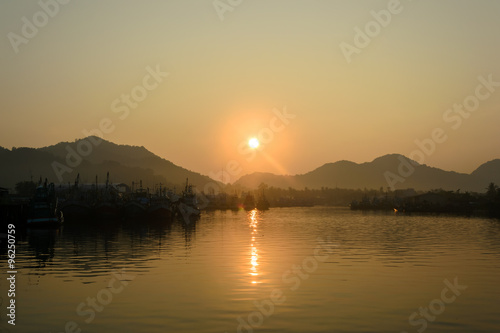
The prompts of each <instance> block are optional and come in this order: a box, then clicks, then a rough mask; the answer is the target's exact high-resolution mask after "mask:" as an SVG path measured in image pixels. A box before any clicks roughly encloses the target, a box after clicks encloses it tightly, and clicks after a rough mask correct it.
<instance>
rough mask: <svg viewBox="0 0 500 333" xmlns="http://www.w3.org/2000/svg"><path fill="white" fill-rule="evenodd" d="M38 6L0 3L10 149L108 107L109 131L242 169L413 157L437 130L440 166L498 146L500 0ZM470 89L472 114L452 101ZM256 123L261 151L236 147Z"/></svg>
mask: <svg viewBox="0 0 500 333" xmlns="http://www.w3.org/2000/svg"><path fill="white" fill-rule="evenodd" d="M60 1H61V2H66V1H63V0H60ZM41 3H42V4H46V5H44V6H43V7H45V8H46V9H45V11H46V12H48V13H49V14H50V15H49V14H45V13H44V12H41V11H42V10H43V9H42V6H41V5H40V3H38V1H19V0H16V1H1V2H0V32H1V34H2V36H3V37H2V43H1V44H0V48H1V55H2V58H1V63H0V73H1V90H0V97H1V98H0V103H1V111H0V112H1V122H0V146H4V147H7V148H11V147H13V146H15V147H20V146H30V147H41V146H47V145H51V144H55V143H57V142H60V141H73V140H74V139H75V138H82V137H84V136H85V135H84V134H83V131H84V130H91V129H94V128H98V127H99V124H100V123H101V122H102V121H103V119H109V120H104V128H106V129H107V132H108V133H104V134H103V137H104V138H105V139H107V140H110V141H113V142H116V143H123V144H131V145H138V146H145V147H146V148H148V149H149V150H151V151H152V152H154V153H156V154H158V155H159V156H162V157H164V158H166V159H168V160H171V161H172V162H174V163H176V164H178V165H181V166H184V167H186V168H188V169H191V170H194V171H197V172H201V173H203V174H210V173H211V172H217V171H219V170H221V169H223V168H226V166H227V163H228V162H229V161H232V160H235V161H237V162H232V163H238V165H239V166H240V167H241V169H240V170H238V172H235V175H234V178H237V177H238V176H241V175H243V174H245V173H249V172H253V171H269V172H274V173H288V174H296V173H304V172H307V171H310V170H312V169H314V168H316V167H319V166H320V165H322V164H324V163H327V162H334V161H337V160H343V159H346V160H352V161H355V162H366V161H371V160H372V159H374V158H375V157H377V156H380V155H384V154H387V153H401V154H404V155H406V156H408V155H410V154H411V153H412V152H414V151H415V150H416V149H419V148H418V146H417V145H416V143H415V140H425V139H429V138H431V137H432V134H431V133H432V131H433V130H434V129H435V128H441V129H442V133H440V135H438V136H437V137H439V138H440V140H439V141H440V142H439V143H435V151H433V152H430V153H429V154H428V155H427V154H425V155H423V156H424V160H423V161H424V163H426V164H428V165H431V166H435V167H440V168H444V169H446V170H455V171H459V172H471V171H473V170H474V169H475V168H476V167H477V166H479V164H481V163H483V162H485V161H488V160H491V159H494V158H500V149H499V143H500V131H499V124H500V86H495V83H490V84H487V86H485V85H484V84H483V86H482V87H478V85H480V84H481V82H480V81H479V80H478V77H480V76H482V77H483V78H484V80H486V81H488V80H489V81H493V82H500V62H499V59H500V20H499V19H498V18H499V16H500V1H498V0H491V1H486V0H474V1H472V0H471V1H460V0H447V1H425V0H420V1H415V0H414V1H410V0H401V2H400V3H399V5H398V4H397V3H396V2H395V1H393V0H391V1H387V0H384V1H352V0H345V1H334V0H316V1H314V0H301V1H298V0H242V1H239V0H220V1H215V2H214V1H213V0H175V1H173V0H172V1H167V0H164V1H159V0H157V1H148V0H141V1H127V0H115V1H101V0H99V1H97V0H95V1H78V0H73V1H69V2H68V3H67V4H59V2H55V0H42V1H41ZM54 4H57V6H56V5H54ZM214 4H216V5H217V6H218V7H217V8H218V9H216V8H215V6H214ZM231 4H232V5H231ZM224 6H225V7H224ZM388 8H389V10H390V11H389V10H388ZM381 10H384V11H383V12H380V11H381ZM372 11H375V12H377V13H379V14H378V20H379V21H380V22H381V23H377V21H376V18H375V16H377V15H374V14H373V13H372ZM388 13H389V14H390V19H389V17H388V15H387V14H388ZM221 18H222V19H223V20H222V19H221ZM389 20H390V22H389ZM356 27H357V28H359V30H355V29H356ZM33 28H35V29H36V30H34V29H33ZM366 29H367V30H368V35H365V36H362V35H359V31H360V30H361V31H365V30H366ZM363 34H366V32H364V33H363ZM370 36H371V37H370ZM368 39H370V40H368ZM342 43H344V44H342ZM343 50H344V51H343ZM346 50H348V51H346ZM348 60H349V61H348ZM155 71H156V72H159V73H157V74H154V75H152V74H150V72H153V73H154V72H155ZM164 73H168V75H166V74H164ZM498 85H500V84H498ZM146 88H147V89H146ZM477 94H478V95H477ZM127 95H128V96H130V95H132V97H129V98H130V100H129V101H128V102H127V100H126V98H127ZM476 95H477V96H479V97H480V98H478V97H474V96H476ZM134 96H135V97H134ZM134 98H135V99H136V101H134ZM464 102H466V103H469V106H468V108H469V109H471V110H474V111H473V112H468V111H466V110H465V109H464V110H463V111H461V112H462V114H460V113H459V112H457V111H453V110H451V111H447V110H448V109H450V108H452V107H453V105H454V104H455V103H456V104H461V103H464ZM127 103H128V104H127ZM475 103H477V105H476V104H475ZM285 109H286V112H287V113H288V114H289V116H288V117H289V118H285V122H284V123H285V124H284V123H283V121H279V119H278V118H276V112H278V111H279V112H281V113H283V112H284V111H283V110H285ZM273 110H274V111H273ZM456 110H458V109H456ZM291 115H294V116H295V117H294V118H293V119H292V116H291ZM106 122H107V123H106ZM259 133H260V135H261V138H264V141H268V143H267V144H265V145H261V149H260V151H257V152H256V155H255V157H254V158H253V159H250V157H251V155H250V153H248V149H247V148H246V147H245V148H242V147H240V148H238V146H239V145H240V143H241V142H246V141H247V140H248V139H249V138H251V137H252V136H258V135H259ZM443 136H446V140H444V142H442V141H443ZM427 147H428V148H430V146H427ZM414 156H418V154H417V155H414ZM233 168H234V167H233ZM236 169H237V168H236Z"/></svg>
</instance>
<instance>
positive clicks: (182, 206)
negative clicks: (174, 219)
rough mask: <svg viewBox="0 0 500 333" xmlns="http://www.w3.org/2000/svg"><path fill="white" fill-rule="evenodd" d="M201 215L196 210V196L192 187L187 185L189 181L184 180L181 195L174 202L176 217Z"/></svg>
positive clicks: (198, 210)
mask: <svg viewBox="0 0 500 333" xmlns="http://www.w3.org/2000/svg"><path fill="white" fill-rule="evenodd" d="M200 214H201V212H200V209H199V208H198V201H197V199H196V194H195V193H194V190H193V185H190V184H189V180H188V179H186V187H185V188H184V191H182V195H181V197H180V198H179V200H178V201H177V202H176V215H177V216H183V217H188V218H191V217H199V216H200Z"/></svg>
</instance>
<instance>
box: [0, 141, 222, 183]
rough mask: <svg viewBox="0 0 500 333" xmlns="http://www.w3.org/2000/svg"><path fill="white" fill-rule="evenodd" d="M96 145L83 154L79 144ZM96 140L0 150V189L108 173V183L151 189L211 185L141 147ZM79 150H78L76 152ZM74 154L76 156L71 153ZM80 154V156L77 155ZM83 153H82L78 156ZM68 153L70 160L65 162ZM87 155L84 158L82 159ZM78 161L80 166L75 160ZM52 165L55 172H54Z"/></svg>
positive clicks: (84, 179)
mask: <svg viewBox="0 0 500 333" xmlns="http://www.w3.org/2000/svg"><path fill="white" fill-rule="evenodd" d="M84 140H85V141H87V142H92V141H91V140H94V142H100V143H99V144H98V145H94V144H92V145H91V151H90V153H88V154H87V152H86V151H85V150H84V149H85V148H86V147H89V145H88V144H87V145H86V144H85V143H82V142H83V141H84ZM97 140H102V139H99V138H97V137H89V138H86V139H81V140H77V141H75V142H61V143H58V144H56V145H53V146H49V147H44V148H39V149H34V148H17V149H13V150H12V151H10V150H8V149H3V150H2V149H0V158H1V161H2V162H1V164H0V184H1V185H0V186H3V187H8V188H14V185H15V183H17V182H19V181H21V180H29V179H30V176H33V179H34V180H35V181H36V180H38V178H39V177H40V176H42V177H43V178H45V177H47V178H48V179H49V181H53V182H55V183H56V184H57V183H59V182H60V179H59V177H58V176H57V173H59V174H60V176H61V178H62V183H68V182H70V183H73V182H74V180H75V178H76V176H77V174H78V173H80V179H81V181H82V182H84V183H92V182H94V181H95V176H96V175H97V176H98V181H99V182H104V181H105V177H106V173H107V172H108V171H109V173H110V178H111V181H112V182H123V183H127V184H131V183H132V182H133V181H135V182H138V181H139V180H142V181H143V184H144V186H149V187H153V186H155V184H159V183H162V184H163V185H167V186H171V187H173V186H177V188H179V187H180V186H182V185H183V184H184V183H185V181H186V178H189V182H190V183H192V184H194V185H196V186H198V187H200V189H202V188H203V186H204V185H205V184H206V183H207V182H213V180H212V179H210V178H209V177H208V176H203V175H201V174H199V173H196V172H192V171H189V170H187V169H184V168H182V167H179V166H176V165H175V164H173V163H172V162H170V161H168V160H165V159H163V158H161V157H158V156H156V155H155V154H153V153H151V152H150V151H148V150H147V149H146V148H144V147H136V146H127V145H117V144H114V143H112V142H109V141H105V140H102V141H97ZM78 148H79V149H78ZM75 152H77V153H75ZM78 152H80V153H78ZM82 152H83V154H81V153H82ZM68 154H70V155H71V156H72V157H71V158H70V159H69V162H70V163H68V160H67V157H68ZM82 155H87V156H82ZM79 158H82V160H81V161H80V163H78V159H79ZM54 165H55V166H56V169H57V170H59V171H55V170H54Z"/></svg>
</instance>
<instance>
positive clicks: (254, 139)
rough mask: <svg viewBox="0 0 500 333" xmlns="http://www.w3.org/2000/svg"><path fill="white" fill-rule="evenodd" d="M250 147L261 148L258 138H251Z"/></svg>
mask: <svg viewBox="0 0 500 333" xmlns="http://www.w3.org/2000/svg"><path fill="white" fill-rule="evenodd" d="M248 145H249V146H250V148H252V149H255V148H257V147H258V146H259V140H257V139H256V138H251V139H250V140H248Z"/></svg>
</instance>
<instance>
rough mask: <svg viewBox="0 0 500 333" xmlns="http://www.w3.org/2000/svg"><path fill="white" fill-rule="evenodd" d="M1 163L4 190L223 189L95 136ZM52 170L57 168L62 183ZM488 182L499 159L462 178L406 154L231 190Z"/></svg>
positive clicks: (498, 169) (248, 180)
mask: <svg viewBox="0 0 500 333" xmlns="http://www.w3.org/2000/svg"><path fill="white" fill-rule="evenodd" d="M84 147H86V148H84ZM85 149H86V150H85ZM75 154H76V155H78V156H76V155H75ZM70 155H71V156H70ZM80 155H81V156H80ZM68 156H70V158H68ZM79 158H80V159H81V160H79ZM0 160H1V163H0V186H2V187H7V188H14V186H15V183H16V182H19V181H23V180H29V179H30V177H31V178H35V179H38V177H39V176H42V177H43V178H45V177H47V178H49V181H54V182H55V183H59V182H62V183H72V182H73V181H74V179H75V178H76V175H77V174H78V173H80V176H81V179H82V181H83V182H93V181H95V176H96V175H97V176H98V177H99V179H101V180H102V179H104V177H105V175H106V173H107V172H108V171H109V172H110V175H111V177H112V180H114V181H118V182H123V183H132V182H133V181H135V182H137V181H139V180H141V179H142V180H143V181H144V183H145V184H148V185H147V186H152V187H153V186H155V184H159V183H162V184H163V185H167V186H182V184H184V182H185V180H186V178H189V181H190V183H192V184H194V185H195V186H197V187H198V189H199V190H200V191H202V190H203V189H204V187H205V185H206V184H207V183H212V184H214V183H215V184H218V186H219V188H221V189H224V185H223V184H222V183H220V182H217V181H215V180H213V179H211V178H210V177H208V176H206V175H202V174H200V173H197V172H194V171H191V170H188V169H185V168H183V167H181V166H178V165H176V164H174V163H172V162H171V161H169V160H167V159H165V158H162V157H160V156H157V155H155V154H154V153H152V152H150V151H149V150H148V149H147V148H145V147H144V146H133V145H123V144H116V143H113V142H111V141H107V140H105V139H102V138H100V137H96V136H90V137H86V138H83V139H77V140H75V141H74V142H59V143H56V144H54V145H50V146H47V147H42V148H29V147H20V148H12V150H9V149H7V148H4V147H0ZM54 166H57V167H59V168H60V169H59V170H60V171H59V172H60V176H61V177H60V179H58V176H57V172H56V169H57V168H55V167H54ZM409 171H411V172H409ZM59 180H60V181H59ZM490 182H494V183H496V184H500V159H493V160H491V161H488V162H486V163H483V164H481V165H480V166H478V167H477V168H476V169H475V170H474V171H473V172H472V173H470V174H466V173H459V172H455V171H445V170H442V169H439V168H435V167H431V166H428V165H426V164H419V163H417V162H416V161H412V160H410V159H408V158H407V157H405V156H404V155H401V154H397V153H392V154H386V155H383V156H379V157H377V158H375V159H373V160H372V161H370V162H363V163H356V162H352V161H348V160H340V161H336V162H330V163H325V164H323V165H321V166H319V167H317V168H315V169H313V170H311V171H309V172H306V173H304V174H296V175H276V174H273V173H270V172H255V173H252V174H247V175H243V176H242V177H240V178H239V179H238V180H237V181H236V182H234V183H233V184H231V185H230V187H234V188H240V189H255V188H257V187H258V186H259V185H260V184H261V183H265V184H267V185H268V186H274V187H280V188H289V187H291V188H296V189H303V188H305V187H308V188H311V189H314V188H317V189H319V188H322V187H329V188H335V187H338V188H346V189H357V188H370V189H379V188H380V187H383V188H387V187H392V188H393V189H403V188H414V189H416V190H431V189H437V188H442V189H445V190H458V189H461V190H463V191H476V192H480V191H484V189H485V188H486V186H487V185H488V184H489V183H490Z"/></svg>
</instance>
